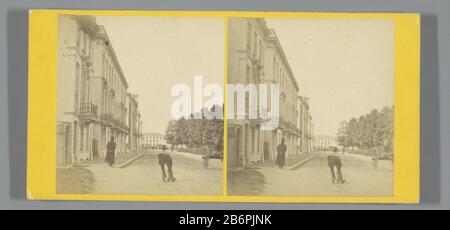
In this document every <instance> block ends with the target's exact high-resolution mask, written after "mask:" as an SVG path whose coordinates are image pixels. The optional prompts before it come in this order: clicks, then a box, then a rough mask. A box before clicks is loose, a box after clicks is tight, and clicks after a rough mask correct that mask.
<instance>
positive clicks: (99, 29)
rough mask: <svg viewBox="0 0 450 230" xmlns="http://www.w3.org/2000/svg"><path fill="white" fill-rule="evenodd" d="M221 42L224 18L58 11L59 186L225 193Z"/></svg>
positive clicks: (82, 190) (62, 189)
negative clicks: (199, 90)
mask: <svg viewBox="0 0 450 230" xmlns="http://www.w3.org/2000/svg"><path fill="white" fill-rule="evenodd" d="M224 50H225V21H224V20H223V19H220V18H206V17H175V16H172V17H156V16H155V17H153V16H98V15H97V16H93V15H64V14H61V15H58V76H57V100H56V101H57V108H56V111H57V116H56V118H57V120H56V124H57V133H56V162H55V164H56V193H57V194H122V195H123V194H125V195H126V194H138V195H183V196H196V195H203V196H205V195H222V194H223V155H224V154H223V146H224V144H223V141H224V138H223V132H224V129H223V105H224V101H223V94H214V92H215V91H211V89H214V88H217V87H218V86H220V87H222V86H223V84H224V63H225V57H224ZM203 86H205V87H204V89H205V90H204V92H203V91H202V92H201V93H203V94H199V93H198V91H195V90H196V87H200V88H201V89H203ZM208 89H209V90H208ZM191 90H192V92H191ZM202 99H203V100H202ZM199 101H200V102H199ZM203 101H205V102H204V103H203ZM208 115H212V116H208ZM206 116H208V119H206V118H205V117H206Z"/></svg>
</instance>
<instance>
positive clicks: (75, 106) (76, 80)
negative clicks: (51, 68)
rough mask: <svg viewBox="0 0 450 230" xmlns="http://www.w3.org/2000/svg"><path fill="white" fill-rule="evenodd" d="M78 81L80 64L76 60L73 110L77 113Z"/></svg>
mask: <svg viewBox="0 0 450 230" xmlns="http://www.w3.org/2000/svg"><path fill="white" fill-rule="evenodd" d="M79 82H80V64H78V62H77V63H76V65H75V92H74V93H75V97H74V111H75V113H78V103H79V98H78V97H79V96H78V94H79V84H80V83H79Z"/></svg>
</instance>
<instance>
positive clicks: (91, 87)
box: [56, 15, 142, 165]
mask: <svg viewBox="0 0 450 230" xmlns="http://www.w3.org/2000/svg"><path fill="white" fill-rule="evenodd" d="M127 90H128V83H127V80H126V78H125V76H124V73H123V72H122V69H121V67H120V64H119V61H118V59H117V57H116V54H115V52H114V49H113V47H112V46H111V42H110V40H109V38H108V35H107V33H106V31H105V29H104V28H103V26H101V25H98V24H97V22H96V20H95V17H94V16H72V15H60V16H59V19H58V99H57V139H56V141H57V151H56V152H57V164H58V165H66V164H71V163H74V162H77V161H80V160H92V159H102V158H104V156H105V154H106V145H107V143H108V142H109V141H110V139H111V137H112V136H113V137H114V140H115V142H116V152H117V153H118V154H123V153H128V152H132V151H136V150H137V149H138V148H139V147H140V137H141V136H142V120H141V116H140V112H139V104H138V96H137V95H134V94H131V93H129V92H127Z"/></svg>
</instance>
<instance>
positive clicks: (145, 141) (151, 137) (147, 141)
mask: <svg viewBox="0 0 450 230" xmlns="http://www.w3.org/2000/svg"><path fill="white" fill-rule="evenodd" d="M141 145H142V147H143V148H161V147H162V146H163V145H166V147H168V146H167V142H166V139H165V138H164V135H162V134H161V133H144V134H143V135H142V138H141Z"/></svg>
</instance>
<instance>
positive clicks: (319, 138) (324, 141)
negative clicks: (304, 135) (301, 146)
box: [313, 135, 338, 150]
mask: <svg viewBox="0 0 450 230" xmlns="http://www.w3.org/2000/svg"><path fill="white" fill-rule="evenodd" d="M313 146H314V149H316V150H330V149H332V148H334V147H336V148H337V147H338V144H337V140H336V137H335V136H331V135H316V136H314V142H313Z"/></svg>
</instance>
